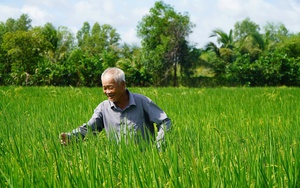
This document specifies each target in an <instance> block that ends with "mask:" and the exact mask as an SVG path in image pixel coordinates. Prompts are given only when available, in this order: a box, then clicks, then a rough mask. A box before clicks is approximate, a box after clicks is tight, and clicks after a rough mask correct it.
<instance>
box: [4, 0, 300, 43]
mask: <svg viewBox="0 0 300 188" xmlns="http://www.w3.org/2000/svg"><path fill="white" fill-rule="evenodd" d="M155 2H156V0H139V1H137V0H125V1H124V0H26V1H23V0H14V1H4V2H3V1H1V2H0V12H1V14H0V21H6V20H7V19H8V18H10V17H12V18H15V19H17V18H19V17H20V15H21V14H22V13H27V14H28V15H29V17H30V18H31V19H32V24H33V25H40V26H42V25H44V24H45V23H46V22H50V23H52V24H53V25H54V26H56V27H58V26H66V27H68V28H70V29H71V30H72V31H77V30H79V29H80V28H81V27H82V25H83V23H84V22H86V21H87V22H89V23H90V25H91V26H92V25H93V24H94V23H95V22H98V23H99V24H110V25H111V26H112V27H114V28H116V29H117V32H118V33H119V34H120V35H121V38H122V39H123V41H125V42H127V43H139V39H138V38H137V36H136V27H137V25H138V22H139V21H141V19H142V18H143V16H145V15H146V14H147V13H148V12H149V10H150V8H151V7H153V6H154V3H155ZM164 2H165V3H166V4H169V5H170V6H171V7H173V8H174V10H175V11H177V12H181V13H184V12H187V13H188V14H189V16H190V20H191V22H193V23H194V24H196V27H195V28H194V29H193V33H192V34H191V36H190V40H191V41H192V42H195V43H198V47H204V45H205V44H206V43H207V42H209V41H212V40H213V39H210V38H208V37H209V35H210V34H211V32H212V30H214V29H216V28H220V29H222V30H224V31H225V32H229V30H230V29H234V24H235V23H236V22H238V21H242V20H244V19H245V18H247V17H249V18H250V19H251V20H252V21H253V22H255V23H257V24H258V25H260V26H261V28H262V26H264V25H265V24H266V23H267V22H273V23H278V22H282V23H283V24H284V25H285V26H286V27H287V29H289V30H290V31H292V32H299V31H300V25H299V23H300V17H299V14H300V3H299V0H285V1H283V0H210V1H207V0H181V1H174V0H164ZM75 33H76V32H74V34H75Z"/></svg>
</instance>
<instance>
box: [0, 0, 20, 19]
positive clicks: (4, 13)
mask: <svg viewBox="0 0 300 188" xmlns="http://www.w3.org/2000/svg"><path fill="white" fill-rule="evenodd" d="M0 12H1V14H0V21H2V22H5V21H6V20H7V19H8V18H16V17H20V13H21V12H20V10H19V9H18V8H15V7H11V6H7V5H1V4H0Z"/></svg>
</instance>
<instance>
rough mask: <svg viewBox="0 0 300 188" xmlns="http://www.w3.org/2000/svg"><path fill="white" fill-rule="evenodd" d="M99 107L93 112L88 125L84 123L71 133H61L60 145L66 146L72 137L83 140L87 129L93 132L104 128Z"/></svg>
mask: <svg viewBox="0 0 300 188" xmlns="http://www.w3.org/2000/svg"><path fill="white" fill-rule="evenodd" d="M99 106H100V105H99ZM99 106H98V107H97V108H96V109H95V110H94V114H93V116H92V117H91V119H90V120H89V121H88V123H84V124H83V125H81V126H79V127H77V128H76V129H74V130H72V131H71V132H68V133H61V134H60V138H61V144H64V145H67V144H68V142H69V141H70V139H71V138H72V137H73V136H75V137H76V138H79V137H81V138H84V137H85V136H86V134H87V133H88V131H89V129H91V130H92V131H93V132H96V131H98V132H100V131H102V129H103V128H104V125H103V116H102V113H101V110H100V107H99Z"/></svg>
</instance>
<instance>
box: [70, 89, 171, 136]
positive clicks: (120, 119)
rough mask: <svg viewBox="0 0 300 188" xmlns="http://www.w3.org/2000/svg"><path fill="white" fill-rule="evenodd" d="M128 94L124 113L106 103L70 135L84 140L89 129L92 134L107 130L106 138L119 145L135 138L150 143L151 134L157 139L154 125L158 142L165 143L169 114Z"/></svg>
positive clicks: (169, 124)
mask: <svg viewBox="0 0 300 188" xmlns="http://www.w3.org/2000/svg"><path fill="white" fill-rule="evenodd" d="M127 92H128V94H129V104H128V106H127V107H126V108H125V109H120V108H118V107H117V106H116V105H115V104H114V103H113V102H111V101H109V100H105V101H103V102H101V103H100V104H99V105H98V106H97V107H96V109H95V110H94V114H93V116H92V117H91V119H90V120H89V121H88V122H87V123H85V124H83V125H82V126H80V127H78V128H77V129H74V130H73V131H72V132H71V133H69V135H78V134H79V133H80V134H81V135H82V136H83V137H84V136H85V135H86V134H87V131H88V126H90V127H91V129H92V130H93V131H101V130H102V129H103V128H104V129H105V130H106V133H107V136H108V137H109V138H111V136H114V137H116V139H117V141H119V140H120V139H121V138H122V137H126V136H130V137H131V136H132V135H135V136H137V135H140V136H142V138H144V139H149V137H148V136H149V135H148V133H150V134H152V135H155V132H154V130H155V129H154V125H153V124H154V123H155V124H156V125H157V131H158V134H157V137H156V141H162V140H163V139H164V131H167V130H169V129H170V128H171V120H170V119H169V118H168V116H167V114H166V113H165V112H164V111H163V110H162V109H160V108H159V107H158V106H157V105H156V104H155V103H154V102H153V101H152V100H151V99H149V98H148V97H146V96H144V95H141V94H136V93H131V92H130V91H128V90H127ZM111 133H113V134H111Z"/></svg>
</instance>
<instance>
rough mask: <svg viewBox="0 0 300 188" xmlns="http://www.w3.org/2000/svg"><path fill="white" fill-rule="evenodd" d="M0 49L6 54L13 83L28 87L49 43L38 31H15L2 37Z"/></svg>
mask: <svg viewBox="0 0 300 188" xmlns="http://www.w3.org/2000/svg"><path fill="white" fill-rule="evenodd" d="M1 47H2V49H3V50H4V51H5V52H6V53H7V57H8V61H9V62H10V65H11V75H12V77H13V78H14V79H15V83H16V84H26V85H28V84H30V82H29V81H30V79H29V78H30V75H32V74H34V72H35V69H36V68H37V65H38V62H39V61H40V60H41V59H42V57H43V54H44V53H45V51H47V50H48V47H49V43H48V42H47V41H46V40H44V36H43V35H42V34H41V33H40V32H39V31H38V30H30V31H15V32H7V33H6V34H5V35H4V36H3V43H2V45H1Z"/></svg>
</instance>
